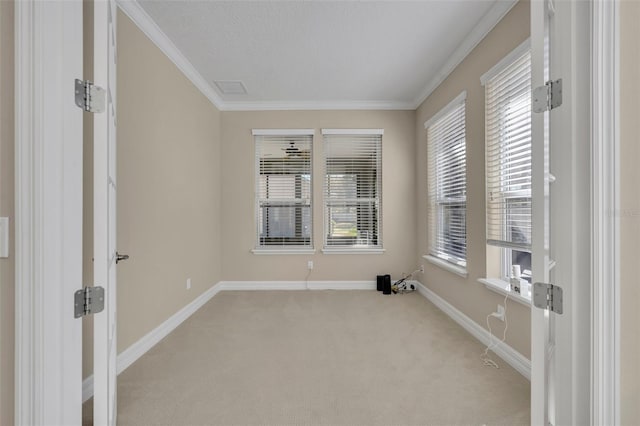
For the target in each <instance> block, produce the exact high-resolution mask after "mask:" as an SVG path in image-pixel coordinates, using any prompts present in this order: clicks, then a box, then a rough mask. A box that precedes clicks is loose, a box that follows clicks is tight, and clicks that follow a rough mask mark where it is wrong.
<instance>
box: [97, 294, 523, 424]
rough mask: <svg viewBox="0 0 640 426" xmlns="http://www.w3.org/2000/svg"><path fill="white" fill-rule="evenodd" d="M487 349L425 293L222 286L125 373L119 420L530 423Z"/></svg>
mask: <svg viewBox="0 0 640 426" xmlns="http://www.w3.org/2000/svg"><path fill="white" fill-rule="evenodd" d="M483 349H484V347H483V346H482V345H481V344H480V343H479V342H478V341H477V340H475V339H474V338H473V337H472V336H471V335H469V334H468V333H467V332H466V331H464V330H463V329H462V328H460V327H459V326H458V325H457V324H455V323H454V322H453V321H452V320H450V319H449V318H448V317H447V316H446V315H445V314H443V313H442V312H441V311H440V310H438V308H436V307H435V306H433V305H432V304H431V303H429V302H428V301H427V300H426V299H424V298H423V297H422V296H421V295H419V294H417V293H412V294H406V295H390V296H383V295H382V294H381V293H378V292H375V291H256V292H221V293H219V294H218V295H216V296H215V297H214V298H213V299H212V300H211V301H210V302H209V303H207V304H206V305H205V306H204V307H203V308H202V309H200V310H199V311H198V312H196V313H195V314H194V315H193V316H192V317H191V318H189V319H188V320H187V321H185V323H183V324H182V325H181V326H180V327H178V328H177V329H176V330H175V331H174V332H173V333H171V335H169V336H168V337H167V338H165V339H164V340H163V341H161V342H160V343H159V344H158V345H156V346H155V347H154V348H153V349H151V350H150V351H149V352H148V353H147V354H145V355H144V356H143V357H141V358H140V359H139V360H138V361H137V362H136V363H134V364H133V365H132V366H131V367H129V368H128V369H127V370H125V371H124V372H123V373H122V374H121V375H120V376H119V377H118V424H121V425H156V424H164V425H204V424H207V425H454V424H456V425H460V424H475V425H481V424H487V425H490V424H503V425H516V424H528V423H529V382H528V381H527V379H525V378H524V377H522V376H521V375H520V374H519V373H518V372H516V371H515V370H513V369H512V368H511V367H509V366H508V365H506V364H505V363H504V362H503V361H502V360H500V359H498V358H497V357H495V356H494V359H496V360H497V361H498V363H499V365H500V367H501V368H500V369H497V370H496V369H494V368H490V367H486V366H484V365H483V363H482V361H481V360H480V354H481V353H482V351H483ZM87 408H90V407H89V406H88V407H87ZM87 411H89V410H87ZM85 420H86V421H90V415H89V414H88V415H87V417H85Z"/></svg>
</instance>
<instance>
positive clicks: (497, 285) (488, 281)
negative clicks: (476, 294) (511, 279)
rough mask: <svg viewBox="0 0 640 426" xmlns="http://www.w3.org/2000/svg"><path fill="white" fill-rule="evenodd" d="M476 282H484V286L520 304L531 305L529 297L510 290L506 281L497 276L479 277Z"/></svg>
mask: <svg viewBox="0 0 640 426" xmlns="http://www.w3.org/2000/svg"><path fill="white" fill-rule="evenodd" d="M478 282H480V283H482V284H484V285H485V287H487V288H488V289H489V290H491V291H494V292H496V293H499V294H502V295H503V296H506V295H509V299H511V300H514V301H516V302H518V303H520V304H521V305H525V306H528V307H531V298H530V297H526V296H523V295H521V294H518V293H515V292H513V291H511V288H510V287H511V286H510V285H509V283H508V282H506V281H503V280H501V279H498V278H479V279H478Z"/></svg>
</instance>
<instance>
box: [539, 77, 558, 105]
mask: <svg viewBox="0 0 640 426" xmlns="http://www.w3.org/2000/svg"><path fill="white" fill-rule="evenodd" d="M560 105H562V79H561V78H559V79H558V80H555V81H551V80H549V81H547V82H546V83H545V85H544V86H539V87H536V88H535V89H533V112H545V111H551V110H552V109H554V108H558V107H559V106H560Z"/></svg>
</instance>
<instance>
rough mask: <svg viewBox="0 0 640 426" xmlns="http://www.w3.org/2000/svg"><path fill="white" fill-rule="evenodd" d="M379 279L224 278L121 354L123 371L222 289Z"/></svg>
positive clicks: (365, 284) (87, 391) (318, 286)
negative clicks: (259, 279) (262, 279)
mask: <svg viewBox="0 0 640 426" xmlns="http://www.w3.org/2000/svg"><path fill="white" fill-rule="evenodd" d="M375 289H376V282H375V281H308V282H305V281H220V282H219V283H217V284H215V285H213V286H212V287H211V288H209V289H208V290H207V291H205V292H204V293H202V294H201V295H200V296H198V297H197V298H195V299H194V300H193V301H192V302H191V303H189V304H188V305H187V306H185V307H184V308H182V309H180V310H179V311H178V312H176V313H175V314H173V315H172V316H171V317H169V318H168V319H167V320H166V321H164V322H163V323H162V324H160V325H159V326H157V327H156V328H154V329H153V330H151V331H150V332H149V333H147V334H146V335H144V336H143V337H142V338H141V339H140V340H138V341H137V342H135V343H134V344H133V345H131V346H129V347H128V348H127V349H125V350H124V351H122V352H121V353H120V354H119V355H118V361H117V373H118V374H120V373H122V372H123V371H124V370H126V369H127V368H128V367H129V366H130V365H131V364H133V363H134V362H136V361H137V360H138V359H139V358H140V357H141V356H142V355H144V354H145V353H147V352H148V351H149V350H150V349H151V348H153V347H154V346H155V345H156V344H158V342H160V341H161V340H162V339H164V338H165V337H167V336H168V335H169V333H171V332H172V331H173V330H175V329H176V328H177V327H178V326H179V325H180V324H182V323H183V322H184V321H185V320H187V319H188V318H189V317H190V316H191V315H193V314H194V313H195V312H196V311H197V310H198V309H200V308H201V307H202V306H203V305H204V304H205V303H207V302H208V301H209V300H211V299H212V298H213V297H214V296H215V295H216V294H218V293H219V292H221V291H248V290H253V291H260V290H375ZM92 396H93V375H91V376H89V377H87V378H86V379H84V381H83V382H82V401H83V402H84V401H87V400H88V399H89V398H91V397H92Z"/></svg>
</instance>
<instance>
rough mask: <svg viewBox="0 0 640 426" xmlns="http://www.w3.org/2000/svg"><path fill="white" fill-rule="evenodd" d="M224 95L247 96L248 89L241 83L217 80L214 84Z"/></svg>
mask: <svg viewBox="0 0 640 426" xmlns="http://www.w3.org/2000/svg"><path fill="white" fill-rule="evenodd" d="M214 83H215V84H216V86H218V89H220V92H221V93H222V94H223V95H246V94H247V89H246V88H245V87H244V84H242V82H241V81H234V80H216V81H215V82H214Z"/></svg>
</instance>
